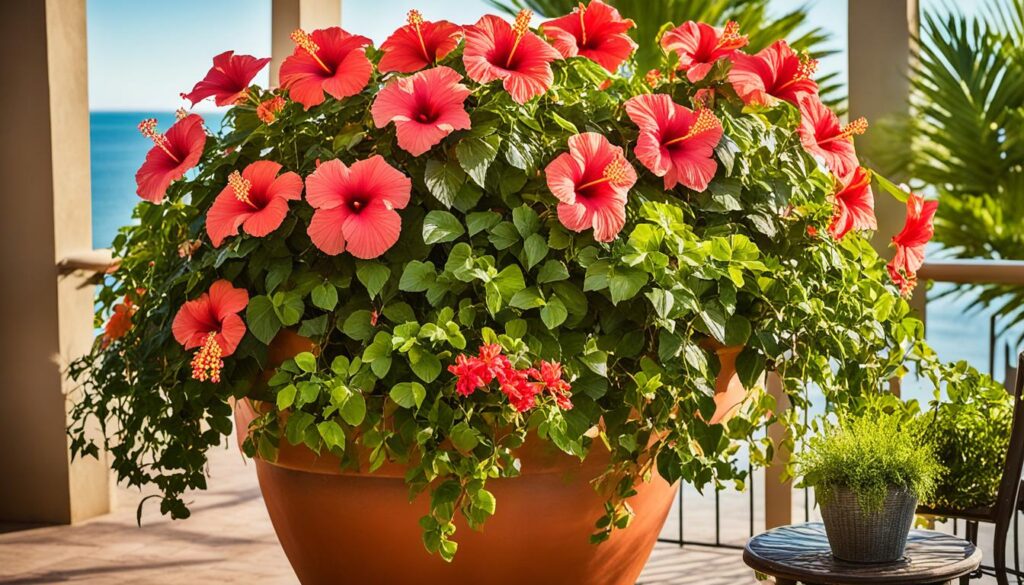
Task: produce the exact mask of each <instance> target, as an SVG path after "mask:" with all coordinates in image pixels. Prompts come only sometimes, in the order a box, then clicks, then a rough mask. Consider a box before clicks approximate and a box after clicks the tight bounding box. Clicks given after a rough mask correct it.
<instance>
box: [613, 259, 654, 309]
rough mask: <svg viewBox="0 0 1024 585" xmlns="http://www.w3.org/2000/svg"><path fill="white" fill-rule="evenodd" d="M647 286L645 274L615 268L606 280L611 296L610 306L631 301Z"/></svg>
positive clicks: (631, 269) (637, 270) (634, 270)
mask: <svg viewBox="0 0 1024 585" xmlns="http://www.w3.org/2000/svg"><path fill="white" fill-rule="evenodd" d="M645 284H647V273H646V272H644V271H642V270H639V269H636V268H622V267H616V268H615V269H613V270H612V272H611V278H609V279H608V290H609V292H611V295H612V304H613V305H617V304H619V303H620V302H622V301H625V300H627V299H631V298H633V297H634V296H636V293H638V292H640V289H641V288H643V286H644V285H645Z"/></svg>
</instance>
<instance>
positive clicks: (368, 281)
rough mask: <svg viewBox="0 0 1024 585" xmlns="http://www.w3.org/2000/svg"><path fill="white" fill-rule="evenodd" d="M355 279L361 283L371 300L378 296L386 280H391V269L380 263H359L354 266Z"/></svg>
mask: <svg viewBox="0 0 1024 585" xmlns="http://www.w3.org/2000/svg"><path fill="white" fill-rule="evenodd" d="M356 278H358V279H359V282H361V283H363V286H365V287H366V291H367V292H368V293H370V298H371V299H372V298H373V297H375V296H377V295H378V294H380V291H381V289H383V288H384V285H385V284H386V283H387V281H388V278H391V269H390V268H388V267H387V266H384V265H383V264H381V263H380V262H359V264H358V265H357V266H356Z"/></svg>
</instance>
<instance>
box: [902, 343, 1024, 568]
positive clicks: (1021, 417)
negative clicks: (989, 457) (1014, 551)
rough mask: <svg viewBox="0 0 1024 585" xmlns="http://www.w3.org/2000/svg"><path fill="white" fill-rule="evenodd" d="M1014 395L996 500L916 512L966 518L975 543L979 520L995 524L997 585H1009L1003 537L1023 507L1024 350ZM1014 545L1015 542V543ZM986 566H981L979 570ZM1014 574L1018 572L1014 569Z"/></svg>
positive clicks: (967, 529)
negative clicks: (968, 505) (973, 505)
mask: <svg viewBox="0 0 1024 585" xmlns="http://www.w3.org/2000/svg"><path fill="white" fill-rule="evenodd" d="M1013 396H1014V398H1015V400H1014V405H1013V423H1012V426H1011V427H1010V445H1009V449H1008V450H1007V454H1006V464H1005V465H1004V467H1003V478H1002V480H1001V481H1000V483H999V491H998V492H997V494H996V501H995V504H993V505H991V506H982V507H977V508H970V509H967V510H951V509H942V508H928V507H925V506H920V507H918V509H917V513H918V514H930V515H934V516H943V517H946V518H954V519H959V520H964V521H965V522H966V525H967V526H966V538H967V539H968V540H970V541H971V542H972V543H974V544H978V523H980V522H989V523H991V524H994V525H995V537H994V538H993V542H992V553H993V557H994V558H993V566H992V567H991V570H992V571H993V573H994V574H995V578H996V581H997V582H998V583H999V585H1009V583H1010V581H1009V576H1010V570H1009V569H1008V568H1007V566H1006V539H1007V536H1008V533H1009V530H1010V524H1011V523H1012V522H1013V517H1014V514H1016V513H1017V511H1018V510H1019V511H1024V502H1022V501H1021V500H1020V495H1021V493H1022V489H1021V484H1022V482H1021V469H1022V468H1024V352H1022V353H1021V354H1020V356H1019V357H1018V359H1017V375H1016V382H1015V383H1014V388H1013ZM1014 545H1015V546H1016V543H1015V544H1014ZM985 569H988V567H982V570H985ZM1013 574H1014V575H1015V576H1017V577H1018V583H1019V582H1020V576H1019V574H1018V572H1017V571H1013ZM980 576H981V572H980V571H979V573H978V574H976V575H971V576H967V577H961V578H960V584H961V585H967V584H968V583H969V582H970V579H971V577H980Z"/></svg>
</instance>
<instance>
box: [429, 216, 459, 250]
mask: <svg viewBox="0 0 1024 585" xmlns="http://www.w3.org/2000/svg"><path fill="white" fill-rule="evenodd" d="M464 233H466V229H465V228H464V227H462V222H460V221H459V219H458V218H457V217H455V216H454V215H452V214H451V213H448V212H447V211H440V210H434V211H431V212H430V213H428V214H427V216H426V217H425V218H423V242H424V243H425V244H437V243H440V242H450V241H452V240H454V239H456V238H458V237H459V236H461V235H462V234H464Z"/></svg>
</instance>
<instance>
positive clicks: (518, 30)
mask: <svg viewBox="0 0 1024 585" xmlns="http://www.w3.org/2000/svg"><path fill="white" fill-rule="evenodd" d="M531 18H533V11H532V10H530V9H528V8H523V9H522V10H520V11H519V14H517V15H516V23H515V25H513V26H512V34H514V35H515V36H516V40H515V42H513V43H512V50H511V51H509V52H508V60H507V61H505V68H506V69H507V68H508V67H509V66H511V65H512V57H514V56H515V54H516V49H518V48H519V41H521V40H523V35H525V34H526V33H527V32H529V30H530V19H531Z"/></svg>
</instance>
